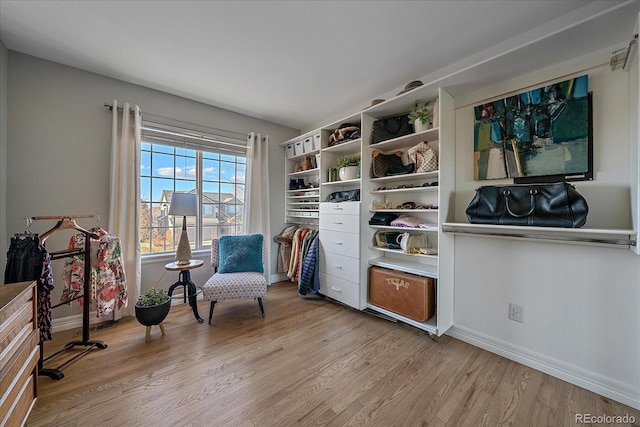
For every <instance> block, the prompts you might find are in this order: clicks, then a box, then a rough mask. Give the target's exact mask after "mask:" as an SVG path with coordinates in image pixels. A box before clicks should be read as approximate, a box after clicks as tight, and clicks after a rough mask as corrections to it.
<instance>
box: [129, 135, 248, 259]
mask: <svg viewBox="0 0 640 427" xmlns="http://www.w3.org/2000/svg"><path fill="white" fill-rule="evenodd" d="M219 139H221V138H220V137H217V136H216V137H213V136H206V137H204V136H202V135H195V133H194V132H193V131H191V132H190V133H188V134H185V131H184V130H183V129H180V131H179V132H176V129H175V128H171V129H169V130H167V128H166V127H163V128H160V127H157V126H151V125H149V124H145V123H143V132H142V142H141V149H140V151H141V152H140V197H141V200H140V206H139V224H140V251H141V253H142V254H143V255H145V254H147V255H148V254H161V253H171V252H175V250H176V247H177V246H178V240H179V238H180V232H181V231H180V230H181V228H182V218H178V217H175V218H174V217H173V216H170V215H168V212H169V206H170V205H171V198H172V196H173V194H174V192H189V193H196V194H198V195H199V200H200V202H199V206H200V210H199V215H198V216H197V217H187V232H188V234H189V242H190V243H191V249H192V250H197V249H203V248H207V247H210V245H211V240H212V239H213V238H217V237H220V236H224V235H233V234H241V233H242V232H243V223H244V213H245V212H244V195H245V176H246V170H247V159H246V149H245V145H246V141H244V140H239V139H234V142H224V141H220V140H219Z"/></svg>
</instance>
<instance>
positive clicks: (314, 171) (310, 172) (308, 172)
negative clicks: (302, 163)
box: [287, 168, 320, 178]
mask: <svg viewBox="0 0 640 427" xmlns="http://www.w3.org/2000/svg"><path fill="white" fill-rule="evenodd" d="M318 172H320V169H318V168H315V169H307V170H306V171H300V172H291V173H288V174H287V176H290V177H291V178H293V177H296V176H307V175H316V174H317V173H318Z"/></svg>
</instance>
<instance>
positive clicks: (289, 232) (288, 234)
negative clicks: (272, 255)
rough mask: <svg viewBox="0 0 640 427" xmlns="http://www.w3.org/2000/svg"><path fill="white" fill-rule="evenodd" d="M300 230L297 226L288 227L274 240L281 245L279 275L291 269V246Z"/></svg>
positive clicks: (279, 250) (279, 249)
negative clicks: (294, 236)
mask: <svg viewBox="0 0 640 427" xmlns="http://www.w3.org/2000/svg"><path fill="white" fill-rule="evenodd" d="M297 230H298V226H297V225H292V226H289V227H286V228H285V229H284V230H282V232H281V233H280V234H279V235H277V236H276V237H274V238H273V240H275V241H276V242H278V243H279V244H280V246H279V248H278V268H277V272H278V273H285V272H287V271H288V268H289V260H290V259H291V245H292V244H293V235H294V234H295V232H296V231H297Z"/></svg>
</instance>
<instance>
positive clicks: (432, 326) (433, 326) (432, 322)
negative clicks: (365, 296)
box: [367, 303, 440, 335]
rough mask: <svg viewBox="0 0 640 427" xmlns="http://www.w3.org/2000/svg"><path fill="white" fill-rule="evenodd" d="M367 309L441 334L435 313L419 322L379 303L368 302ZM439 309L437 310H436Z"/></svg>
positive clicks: (431, 332) (432, 332)
mask: <svg viewBox="0 0 640 427" xmlns="http://www.w3.org/2000/svg"><path fill="white" fill-rule="evenodd" d="M367 310H370V311H373V312H376V313H379V314H382V315H384V316H387V317H390V318H392V319H396V320H399V321H401V322H402V323H406V324H408V325H411V326H415V327H416V328H418V329H422V330H423V331H427V332H429V333H430V334H436V335H440V334H439V333H438V326H437V325H438V318H437V315H436V314H434V315H433V316H431V317H430V318H428V319H427V321H426V322H418V321H417V320H413V319H411V318H409V317H405V316H403V315H401V314H398V313H394V312H393V311H389V310H386V309H384V308H382V307H378V306H377V305H373V304H370V303H367ZM436 311H437V310H436Z"/></svg>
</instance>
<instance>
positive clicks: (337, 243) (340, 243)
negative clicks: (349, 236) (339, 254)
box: [333, 242, 342, 246]
mask: <svg viewBox="0 0 640 427" xmlns="http://www.w3.org/2000/svg"><path fill="white" fill-rule="evenodd" d="M333 244H335V245H340V246H342V242H333Z"/></svg>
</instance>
